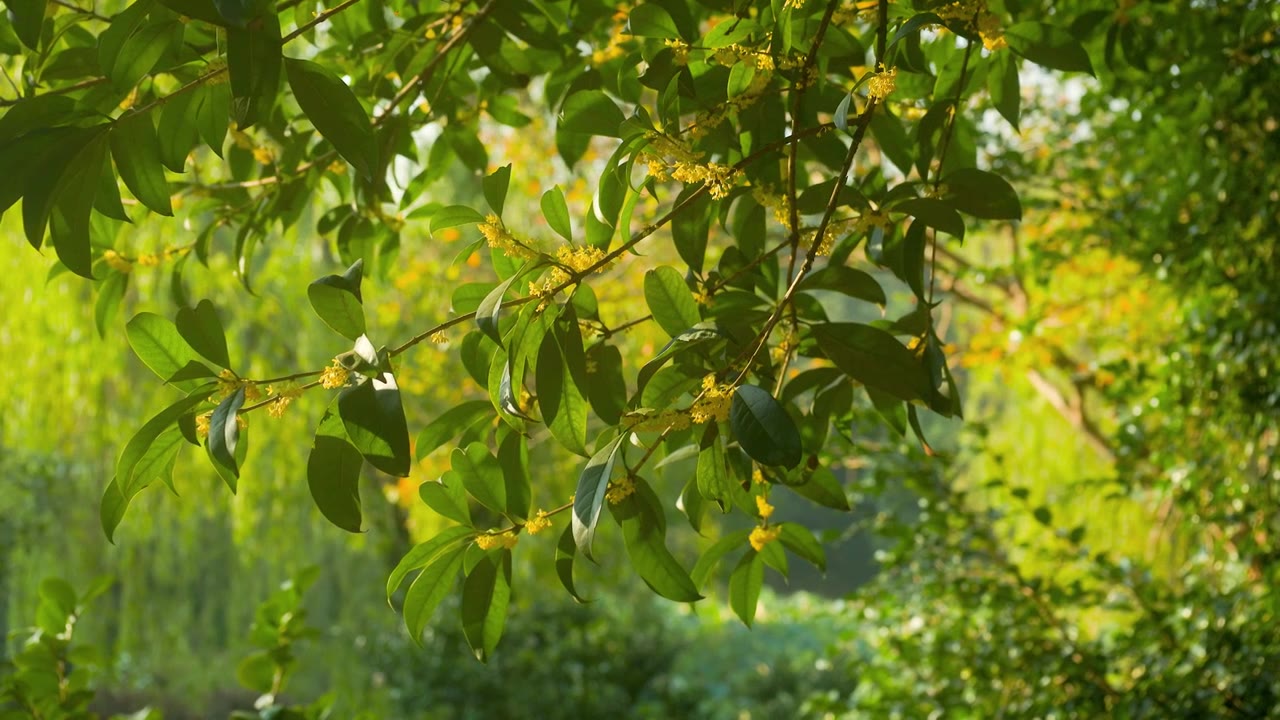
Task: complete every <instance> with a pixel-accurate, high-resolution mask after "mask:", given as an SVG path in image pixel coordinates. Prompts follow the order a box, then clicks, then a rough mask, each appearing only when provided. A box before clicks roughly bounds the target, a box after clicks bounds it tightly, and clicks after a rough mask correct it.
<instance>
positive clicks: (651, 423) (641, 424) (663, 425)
mask: <svg viewBox="0 0 1280 720" xmlns="http://www.w3.org/2000/svg"><path fill="white" fill-rule="evenodd" d="M629 419H630V420H631V421H633V422H632V424H631V425H630V428H629V429H631V430H635V431H636V432H662V431H663V430H668V429H669V430H672V431H680V430H685V429H687V428H688V427H689V426H690V425H691V424H692V423H690V422H689V415H688V414H687V413H686V412H684V411H683V410H663V411H662V412H660V413H655V414H653V415H639V414H636V415H632V416H630V418H629Z"/></svg>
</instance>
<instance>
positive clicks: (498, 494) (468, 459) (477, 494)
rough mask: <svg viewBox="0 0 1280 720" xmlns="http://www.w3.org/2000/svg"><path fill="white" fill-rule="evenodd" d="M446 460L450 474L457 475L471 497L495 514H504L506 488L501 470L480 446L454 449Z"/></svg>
mask: <svg viewBox="0 0 1280 720" xmlns="http://www.w3.org/2000/svg"><path fill="white" fill-rule="evenodd" d="M450 459H451V461H452V467H453V472H455V473H457V474H458V477H459V478H460V479H461V480H462V486H463V487H464V488H466V490H467V493H468V494H470V495H471V497H473V498H475V499H476V500H477V501H478V502H479V503H480V504H481V505H484V506H485V507H487V508H489V509H490V510H492V511H494V512H496V513H499V514H502V513H505V512H506V511H507V485H506V482H505V480H504V479H503V477H502V467H501V466H500V465H499V464H498V459H497V458H495V457H494V456H493V455H492V454H491V453H490V452H489V449H488V448H487V447H485V446H484V444H483V443H478V442H473V443H471V444H470V445H468V446H467V447H466V448H465V449H463V448H457V449H455V450H454V451H453V455H452V456H450Z"/></svg>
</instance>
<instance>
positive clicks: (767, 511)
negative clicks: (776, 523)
mask: <svg viewBox="0 0 1280 720" xmlns="http://www.w3.org/2000/svg"><path fill="white" fill-rule="evenodd" d="M756 512H757V513H759V515H760V519H761V520H768V519H769V518H770V517H771V516H772V515H773V506H772V505H770V504H769V499H768V498H766V497H765V496H763V495H757V496H756Z"/></svg>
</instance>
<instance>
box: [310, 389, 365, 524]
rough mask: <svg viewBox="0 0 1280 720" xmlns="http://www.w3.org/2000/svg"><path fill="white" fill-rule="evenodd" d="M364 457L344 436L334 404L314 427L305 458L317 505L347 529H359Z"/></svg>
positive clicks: (340, 420) (312, 493) (331, 519)
mask: <svg viewBox="0 0 1280 720" xmlns="http://www.w3.org/2000/svg"><path fill="white" fill-rule="evenodd" d="M362 467H364V459H363V458H362V457H361V456H360V451H359V450H357V449H356V448H355V446H354V445H352V444H351V442H350V441H349V440H347V434H346V431H345V430H344V429H343V427H342V419H341V418H339V417H338V414H337V412H336V408H332V407H331V408H330V409H329V410H328V411H326V412H325V414H324V417H323V418H321V419H320V426H319V427H317V428H316V437H315V442H314V443H313V444H312V446H311V455H310V456H309V457H308V458H307V485H308V487H310V488H311V498H312V499H313V500H315V503H316V507H318V508H320V512H321V513H322V514H323V515H324V516H325V517H326V518H327V519H328V520H329V522H331V523H333V524H334V525H337V526H338V527H340V528H342V529H343V530H346V531H347V532H353V533H358V532H360V525H361V523H362V522H363V515H362V513H361V509H360V469H361V468H362Z"/></svg>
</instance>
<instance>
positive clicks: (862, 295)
mask: <svg viewBox="0 0 1280 720" xmlns="http://www.w3.org/2000/svg"><path fill="white" fill-rule="evenodd" d="M796 289H797V290H798V291H801V292H803V291H806V290H830V291H833V292H838V293H843V294H845V295H848V296H849V297H852V298H857V299H859V300H865V301H867V302H870V303H875V304H876V305H879V306H880V307H884V306H885V304H886V303H887V302H888V299H887V298H886V297H885V294H884V288H882V287H880V283H878V282H876V279H875V278H873V277H871V275H870V274H869V273H866V272H863V271H861V270H857V269H854V268H851V267H848V266H847V265H827V266H826V267H824V268H822V269H821V270H817V271H815V272H813V273H811V274H809V275H806V276H805V278H804V279H803V280H801V281H800V285H799V286H797V288H796Z"/></svg>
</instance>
